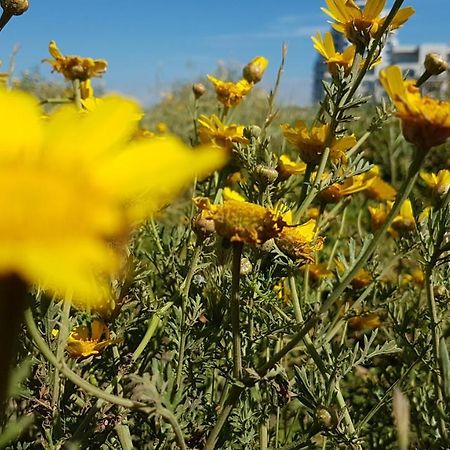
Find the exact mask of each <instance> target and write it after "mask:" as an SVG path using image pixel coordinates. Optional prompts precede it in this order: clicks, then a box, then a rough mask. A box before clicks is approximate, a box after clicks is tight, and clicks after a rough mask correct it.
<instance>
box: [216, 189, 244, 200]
mask: <svg viewBox="0 0 450 450" xmlns="http://www.w3.org/2000/svg"><path fill="white" fill-rule="evenodd" d="M222 196H223V199H224V200H236V201H238V202H245V198H244V197H243V196H242V195H241V194H239V193H238V192H236V191H233V190H232V189H230V188H229V187H225V188H224V189H223V193H222Z"/></svg>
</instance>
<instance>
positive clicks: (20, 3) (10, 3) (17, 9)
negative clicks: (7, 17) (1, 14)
mask: <svg viewBox="0 0 450 450" xmlns="http://www.w3.org/2000/svg"><path fill="white" fill-rule="evenodd" d="M0 5H1V7H2V8H3V10H4V11H5V13H8V14H11V15H13V16H20V15H21V14H23V13H24V12H25V11H26V10H27V9H28V7H29V4H28V0H1V1H0Z"/></svg>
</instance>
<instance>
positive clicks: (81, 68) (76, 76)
mask: <svg viewBox="0 0 450 450" xmlns="http://www.w3.org/2000/svg"><path fill="white" fill-rule="evenodd" d="M48 50H49V52H50V55H51V56H53V58H54V59H44V60H43V61H44V62H48V63H49V64H51V66H52V67H53V70H56V72H59V73H61V74H62V75H64V78H66V79H67V80H80V81H85V80H87V79H89V78H92V77H98V76H100V75H102V74H103V73H105V72H106V69H107V68H108V63H107V62H106V61H105V60H104V59H93V58H83V57H81V56H65V55H63V54H62V53H61V51H60V50H59V48H58V47H57V45H56V42H55V41H50V44H49V46H48Z"/></svg>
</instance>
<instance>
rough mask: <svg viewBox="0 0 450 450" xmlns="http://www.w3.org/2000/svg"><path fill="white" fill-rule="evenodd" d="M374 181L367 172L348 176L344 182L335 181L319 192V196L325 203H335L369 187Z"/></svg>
mask: <svg viewBox="0 0 450 450" xmlns="http://www.w3.org/2000/svg"><path fill="white" fill-rule="evenodd" d="M372 183H373V178H372V177H367V175H366V174H361V175H355V176H353V177H350V178H347V179H346V180H345V181H344V182H343V183H334V184H332V185H331V186H329V187H327V188H326V189H324V190H323V191H321V192H320V193H319V196H318V198H319V199H320V200H321V201H322V202H325V203H335V202H338V201H339V200H341V199H343V198H344V197H347V196H349V195H352V194H356V193H357V192H362V191H365V190H366V189H368V188H369V187H370V186H371V185H372Z"/></svg>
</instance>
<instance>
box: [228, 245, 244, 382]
mask: <svg viewBox="0 0 450 450" xmlns="http://www.w3.org/2000/svg"><path fill="white" fill-rule="evenodd" d="M242 247H243V244H242V243H241V242H236V243H234V244H233V263H232V264H233V265H232V268H231V273H232V282H231V283H232V284H231V302H230V310H231V328H232V333H233V377H234V378H235V379H237V380H239V379H241V377H242V353H241V330H240V318H239V316H240V298H239V281H240V277H241V256H242Z"/></svg>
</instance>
